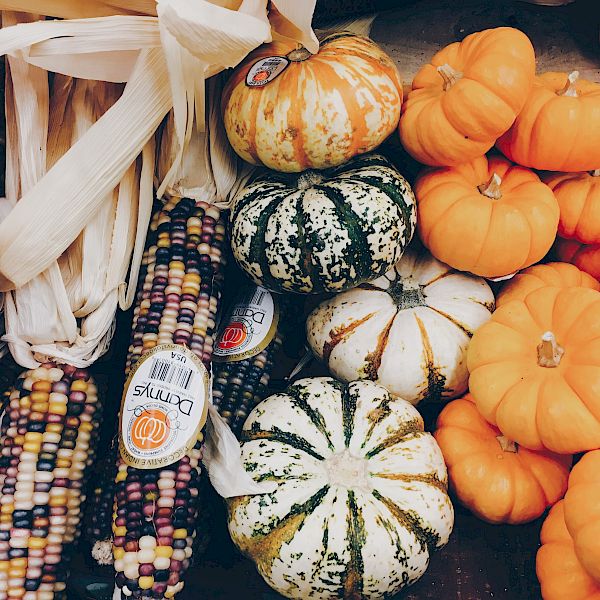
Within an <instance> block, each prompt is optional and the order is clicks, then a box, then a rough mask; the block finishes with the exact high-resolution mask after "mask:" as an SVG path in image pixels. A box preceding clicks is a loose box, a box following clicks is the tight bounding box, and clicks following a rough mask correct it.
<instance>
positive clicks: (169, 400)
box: [119, 344, 209, 469]
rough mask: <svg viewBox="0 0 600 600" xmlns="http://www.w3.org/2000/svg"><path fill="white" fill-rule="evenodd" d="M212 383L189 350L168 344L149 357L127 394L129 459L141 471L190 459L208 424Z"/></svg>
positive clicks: (124, 444) (122, 443)
mask: <svg viewBox="0 0 600 600" xmlns="http://www.w3.org/2000/svg"><path fill="white" fill-rule="evenodd" d="M208 381H209V376H208V371H207V370H206V368H205V367H204V365H203V364H202V362H201V361H200V359H199V358H198V357H197V356H196V355H195V354H194V353H193V352H191V351H190V350H188V349H187V348H185V347H183V346H178V345H176V344H162V345H160V346H156V347H155V348H153V349H152V350H150V351H149V352H148V353H147V354H145V355H144V356H143V357H142V358H141V359H140V360H139V361H138V362H137V363H136V365H135V367H134V368H133V370H132V371H131V373H130V374H129V377H128V378H127V383H126V384H125V390H124V391H123V399H122V402H121V417H120V427H119V434H120V439H119V449H120V452H121V457H122V458H123V461H124V462H125V463H127V464H128V465H129V466H131V467H135V468H137V469H157V468H162V467H165V466H168V465H171V464H173V463H175V462H177V461H178V460H179V459H181V458H182V457H183V456H185V454H187V453H188V452H189V451H190V450H191V449H192V448H193V447H194V445H195V444H196V441H197V439H198V436H199V434H200V431H201V430H202V427H203V426H204V423H205V422H206V414H207V410H208V391H209V388H208Z"/></svg>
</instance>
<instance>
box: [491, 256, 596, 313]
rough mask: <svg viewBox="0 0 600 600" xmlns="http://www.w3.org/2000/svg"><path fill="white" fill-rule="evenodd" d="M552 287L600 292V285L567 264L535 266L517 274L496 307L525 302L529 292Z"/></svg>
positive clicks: (505, 286) (509, 282)
mask: <svg viewBox="0 0 600 600" xmlns="http://www.w3.org/2000/svg"><path fill="white" fill-rule="evenodd" d="M547 285H552V286H555V287H561V288H566V287H587V288H591V289H593V290H600V284H599V283H598V282H597V281H596V280H595V279H594V278H593V277H592V276H591V275H588V274H587V273H585V272H584V271H581V270H580V269H578V268H577V267H576V266H575V265H571V264H569V263H566V262H551V263H546V264H541V265H534V266H533V267H529V268H528V269H524V270H523V271H521V272H520V273H517V275H515V276H514V277H513V278H512V279H511V280H510V281H508V282H507V283H506V284H505V285H504V287H503V288H502V290H501V292H500V293H499V294H498V296H497V297H496V307H498V306H500V305H502V304H506V303H507V302H510V301H511V300H523V299H524V298H525V296H527V294H529V292H532V291H533V290H537V289H538V288H541V287H544V286H547Z"/></svg>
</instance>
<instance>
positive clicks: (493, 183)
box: [477, 173, 502, 200]
mask: <svg viewBox="0 0 600 600" xmlns="http://www.w3.org/2000/svg"><path fill="white" fill-rule="evenodd" d="M501 185H502V178H501V177H500V175H498V173H494V174H493V175H492V177H491V178H490V180H489V181H488V182H487V183H482V184H481V185H480V186H478V187H477V189H478V190H479V191H480V193H482V194H483V195H484V196H487V197H488V198H491V199H492V200H500V198H502V189H501V188H500V186H501Z"/></svg>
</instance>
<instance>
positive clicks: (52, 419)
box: [0, 363, 99, 600]
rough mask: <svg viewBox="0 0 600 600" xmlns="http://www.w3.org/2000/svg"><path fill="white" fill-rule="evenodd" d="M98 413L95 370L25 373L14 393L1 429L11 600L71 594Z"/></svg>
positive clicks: (0, 579) (2, 526) (3, 535)
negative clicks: (72, 553) (70, 555)
mask: <svg viewBox="0 0 600 600" xmlns="http://www.w3.org/2000/svg"><path fill="white" fill-rule="evenodd" d="M98 407H99V402H98V396H97V390H96V386H95V384H94V382H93V380H92V379H91V378H90V375H89V373H88V371H87V370H84V369H77V368H75V367H72V366H69V365H57V364H55V363H44V364H42V365H41V366H40V367H38V368H37V369H34V370H31V371H25V372H24V373H22V374H21V375H20V376H19V378H18V379H17V382H16V384H15V385H14V387H13V388H12V390H11V391H10V397H9V403H8V406H7V407H6V411H5V413H4V415H3V417H2V424H1V426H0V597H2V598H5V599H6V600H17V599H19V600H21V599H22V600H54V599H55V598H60V597H62V596H63V595H64V592H65V589H66V575H67V573H66V567H67V564H68V561H67V560H66V559H67V549H68V548H67V546H68V545H69V544H70V542H71V541H73V539H74V538H75V537H76V531H77V528H78V525H79V515H80V510H79V506H80V503H81V500H82V490H83V484H84V481H83V478H84V473H85V470H86V468H87V467H88V466H89V463H90V446H91V445H92V443H93V441H94V431H95V429H96V427H97V424H96V419H97V417H98V415H99V411H98Z"/></svg>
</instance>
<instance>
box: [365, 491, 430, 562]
mask: <svg viewBox="0 0 600 600" xmlns="http://www.w3.org/2000/svg"><path fill="white" fill-rule="evenodd" d="M373 496H374V497H375V498H376V499H377V500H379V502H381V503H382V504H383V505H384V506H385V507H386V508H387V509H388V510H389V511H390V513H391V514H392V515H393V516H394V518H395V519H396V520H397V521H398V522H399V523H400V525H401V526H402V527H403V528H404V529H406V530H407V531H410V532H411V533H412V534H413V535H414V536H415V538H417V541H418V542H419V544H420V545H421V548H422V549H423V550H425V549H427V550H428V551H429V552H433V550H435V548H437V546H438V544H439V542H440V536H439V535H438V534H437V533H435V532H434V531H433V530H432V529H430V528H428V527H427V526H425V525H424V523H423V521H422V520H421V519H420V518H419V515H418V514H417V513H415V512H414V511H412V510H403V509H401V508H400V507H399V506H398V505H397V504H395V503H394V502H392V500H390V499H389V498H386V497H385V496H383V495H382V494H381V493H380V492H378V491H377V490H373Z"/></svg>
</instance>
